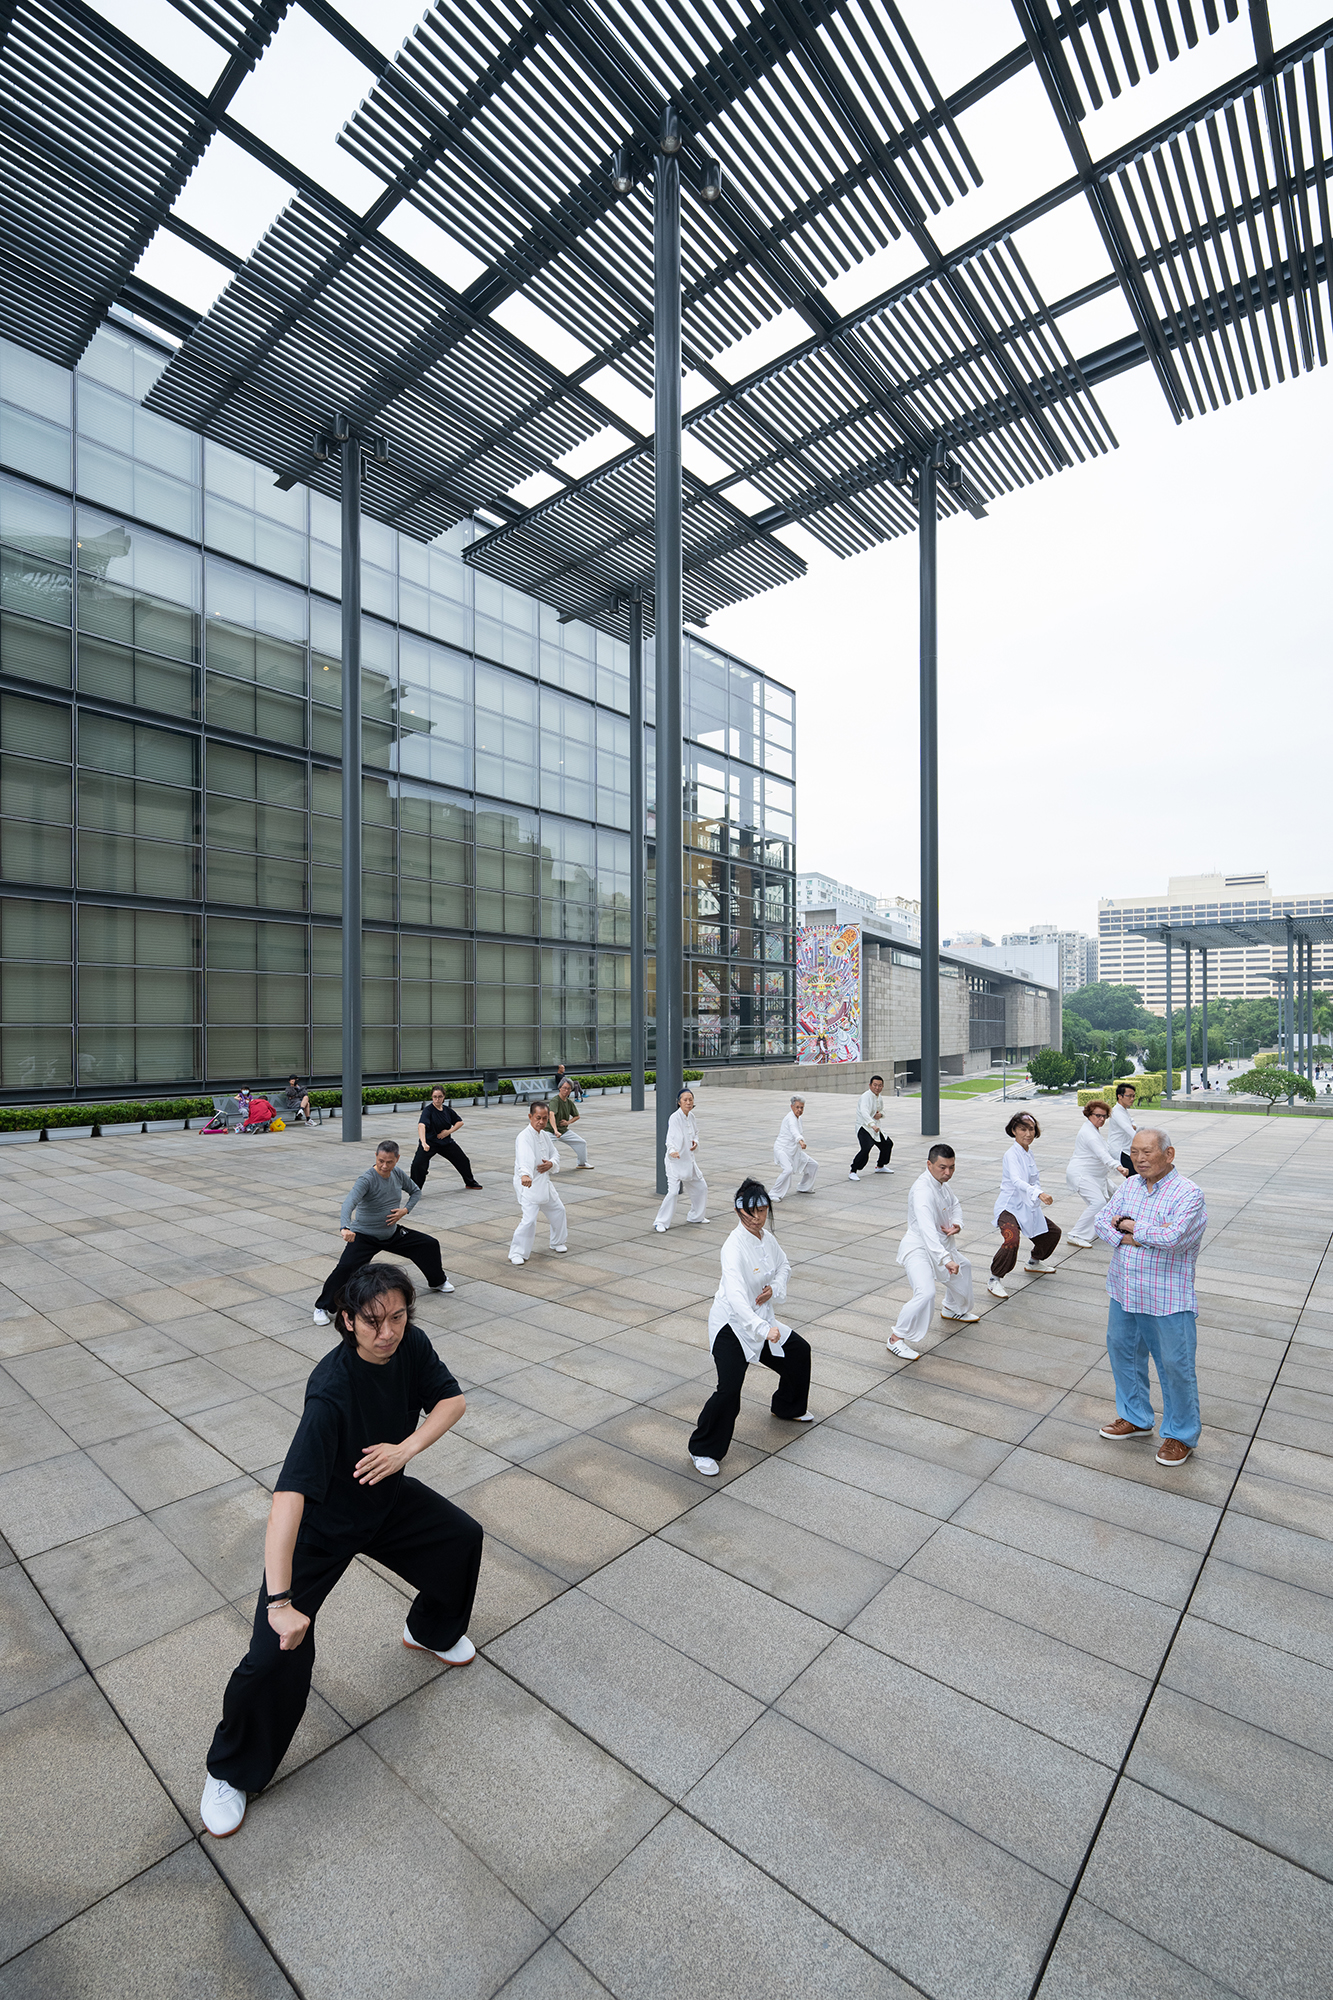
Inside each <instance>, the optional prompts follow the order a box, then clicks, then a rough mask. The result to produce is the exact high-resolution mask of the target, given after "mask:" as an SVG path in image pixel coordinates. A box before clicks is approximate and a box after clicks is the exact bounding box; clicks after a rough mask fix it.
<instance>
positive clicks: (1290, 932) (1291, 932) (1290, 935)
mask: <svg viewBox="0 0 1333 2000" xmlns="http://www.w3.org/2000/svg"><path fill="white" fill-rule="evenodd" d="M1295 1002H1296V933H1295V929H1294V926H1293V925H1292V921H1291V918H1290V917H1288V918H1287V1068H1288V1069H1294V1068H1295V1067H1296V1063H1295V1050H1296V1044H1295V1042H1294V1041H1293V1040H1292V1034H1291V1024H1292V1022H1293V1021H1294V1020H1295V1018H1296V1005H1295ZM1287 1102H1288V1104H1291V1103H1293V1102H1294V1100H1293V1099H1292V1098H1290V1097H1288V1099H1287Z"/></svg>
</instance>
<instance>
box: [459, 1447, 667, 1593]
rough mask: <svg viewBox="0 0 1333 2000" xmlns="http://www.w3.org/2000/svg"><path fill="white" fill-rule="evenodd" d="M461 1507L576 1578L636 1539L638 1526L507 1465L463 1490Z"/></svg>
mask: <svg viewBox="0 0 1333 2000" xmlns="http://www.w3.org/2000/svg"><path fill="white" fill-rule="evenodd" d="M466 1511H467V1512H468V1513H469V1514H471V1515H472V1516H473V1518H474V1519H475V1520H478V1521H480V1522H481V1524H482V1527H483V1528H484V1529H485V1530H486V1532H487V1534H488V1535H495V1536H497V1537H498V1538H499V1540H500V1541H502V1542H506V1543H508V1545H509V1547H510V1548H512V1549H517V1550H518V1552H519V1554H520V1555H525V1556H527V1557H528V1558H529V1559H530V1560H531V1561H533V1562H536V1563H540V1564H541V1565H542V1567H543V1568H544V1569H549V1570H553V1571H554V1572H555V1574H556V1575H557V1576H560V1577H563V1578H564V1580H565V1582H566V1583H577V1582H578V1581H579V1579H580V1578H581V1577H585V1576H587V1575H588V1574H589V1572H590V1571H591V1570H594V1569H600V1568H601V1566H602V1564H603V1563H605V1562H610V1561H611V1560H612V1558H613V1557H615V1556H618V1555H622V1554H623V1553H624V1551H625V1550H626V1549H628V1548H632V1547H633V1545H634V1543H635V1542H637V1541H638V1540H640V1538H641V1536H642V1534H643V1530H642V1529H641V1528H638V1527H635V1526H633V1525H632V1524H631V1523H630V1522H628V1521H624V1520H621V1519H620V1518H619V1516H617V1515H615V1514H609V1513H608V1512H607V1511H606V1509H605V1508H604V1507H596V1506H594V1505H593V1504H592V1502H591V1501H588V1500H583V1499H581V1498H580V1497H579V1495H578V1494H576V1493H567V1492H566V1491H565V1489H564V1488H563V1487H561V1486H552V1485H551V1483H550V1481H549V1480H546V1479H539V1478H537V1476H536V1475H535V1474H534V1473H531V1472H527V1471H525V1470H524V1469H523V1468H522V1467H519V1466H512V1467H511V1468H510V1469H509V1470H508V1471H507V1472H501V1473H498V1474H497V1475H496V1477H495V1478H494V1479H483V1480H482V1481H481V1482H480V1484H479V1485H477V1486H470V1487H469V1488H468V1490H467V1508H466Z"/></svg>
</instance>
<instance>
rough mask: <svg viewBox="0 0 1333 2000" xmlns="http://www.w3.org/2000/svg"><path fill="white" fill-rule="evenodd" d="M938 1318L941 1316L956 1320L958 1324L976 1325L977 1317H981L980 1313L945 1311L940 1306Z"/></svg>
mask: <svg viewBox="0 0 1333 2000" xmlns="http://www.w3.org/2000/svg"><path fill="white" fill-rule="evenodd" d="M940 1318H941V1319H951V1320H956V1321H957V1323H958V1324H959V1325H960V1326H975V1325H976V1323H977V1321H978V1320H979V1319H980V1318H981V1314H980V1313H947V1312H945V1311H944V1310H943V1309H942V1308H941V1311H940Z"/></svg>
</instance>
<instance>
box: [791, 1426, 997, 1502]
mask: <svg viewBox="0 0 1333 2000" xmlns="http://www.w3.org/2000/svg"><path fill="white" fill-rule="evenodd" d="M784 1457H785V1458H786V1460H787V1461H788V1462H789V1463H790V1464H792V1465H802V1466H807V1467H808V1468H809V1469H810V1471H812V1472H822V1473H826V1474H827V1475H828V1477H829V1478H831V1479H840V1480H842V1481H843V1483H844V1484H845V1485H848V1486H852V1487H857V1488H859V1489H861V1490H862V1491H863V1492H866V1493H877V1494H879V1495H880V1497H881V1498H882V1499H885V1500H895V1501H897V1502H898V1503H899V1504H900V1505H901V1506H904V1507H911V1508H913V1509H915V1511H916V1512H917V1513H919V1514H930V1515H933V1516H934V1517H935V1518H936V1519H937V1520H941V1521H945V1520H947V1519H948V1518H949V1516H950V1514H952V1513H953V1511H954V1509H955V1508H956V1507H960V1506H961V1505H962V1503H963V1501H964V1500H966V1499H967V1497H968V1495H969V1494H971V1493H974V1492H975V1491H976V1489H977V1487H978V1485H979V1484H980V1483H981V1481H980V1475H978V1474H975V1473H971V1472H960V1471H958V1470H957V1469H956V1468H955V1467H953V1466H946V1465H935V1464H932V1463H931V1462H930V1461H929V1460H928V1459H925V1458H919V1457H914V1456H913V1455H912V1454H910V1453H909V1452H905V1451H900V1450H898V1449H897V1448H896V1447H892V1446H889V1445H886V1444H875V1443H872V1442H871V1441H870V1440H869V1439H867V1438H864V1437H859V1436H857V1435H855V1434H854V1433H853V1432H851V1431H844V1430H835V1429H834V1428H833V1427H832V1425H831V1424H829V1425H824V1424H820V1425H818V1426H817V1427H816V1428H815V1429H814V1430H813V1431H811V1432H810V1433H809V1434H808V1435H807V1436H805V1437H799V1438H798V1439H797V1440H796V1442H795V1444H793V1445H792V1446H791V1448H790V1450H788V1451H787V1452H786V1453H784Z"/></svg>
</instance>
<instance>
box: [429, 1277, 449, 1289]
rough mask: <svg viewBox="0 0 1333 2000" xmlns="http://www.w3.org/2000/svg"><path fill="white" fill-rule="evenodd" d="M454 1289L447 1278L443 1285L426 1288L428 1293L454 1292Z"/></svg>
mask: <svg viewBox="0 0 1333 2000" xmlns="http://www.w3.org/2000/svg"><path fill="white" fill-rule="evenodd" d="M453 1289H454V1287H453V1286H452V1285H451V1284H450V1282H449V1280H448V1279H447V1278H446V1279H445V1281H444V1283H443V1284H442V1285H427V1287H426V1290H427V1291H428V1292H452V1291H453Z"/></svg>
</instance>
